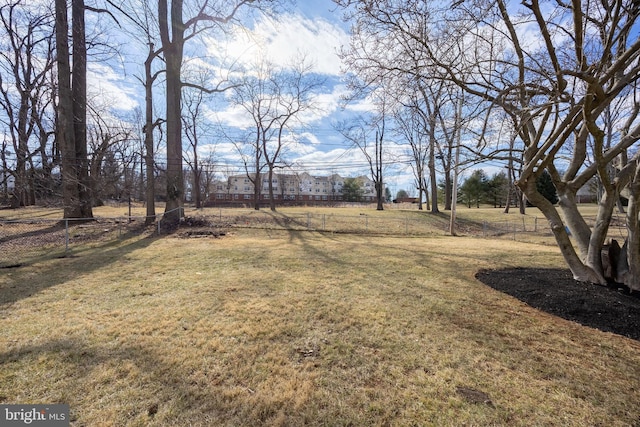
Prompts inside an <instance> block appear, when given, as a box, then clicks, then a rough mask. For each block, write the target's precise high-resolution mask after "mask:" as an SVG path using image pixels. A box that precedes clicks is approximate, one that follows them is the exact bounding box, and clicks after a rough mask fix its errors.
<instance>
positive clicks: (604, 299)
mask: <svg viewBox="0 0 640 427" xmlns="http://www.w3.org/2000/svg"><path fill="white" fill-rule="evenodd" d="M476 278H477V279H478V280H480V281H481V282H482V283H484V284H486V285H488V286H490V287H492V288H494V289H496V290H498V291H501V292H504V293H506V294H508V295H511V296H513V297H515V298H518V299H519V300H520V301H523V302H525V303H527V304H529V305H530V306H532V307H535V308H537V309H539V310H542V311H545V312H547V313H551V314H554V315H556V316H559V317H562V318H564V319H567V320H572V321H574V322H577V323H580V324H581V325H585V326H590V327H592V328H597V329H600V330H601V331H606V332H613V333H615V334H619V335H624V336H626V337H629V338H631V339H634V340H639V341H640V296H639V294H638V292H635V293H633V294H629V292H628V289H627V288H626V287H624V286H623V285H619V286H618V285H616V284H613V285H610V286H598V285H592V284H588V283H581V282H577V281H575V280H574V279H573V277H572V275H571V272H570V271H569V270H561V269H543V268H510V269H504V270H482V271H480V272H478V273H477V274H476Z"/></svg>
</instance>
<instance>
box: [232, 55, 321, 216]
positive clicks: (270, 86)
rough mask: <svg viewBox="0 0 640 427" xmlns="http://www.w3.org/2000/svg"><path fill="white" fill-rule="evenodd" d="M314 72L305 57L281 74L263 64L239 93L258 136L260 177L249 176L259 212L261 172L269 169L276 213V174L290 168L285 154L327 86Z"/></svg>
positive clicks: (256, 149)
mask: <svg viewBox="0 0 640 427" xmlns="http://www.w3.org/2000/svg"><path fill="white" fill-rule="evenodd" d="M312 68H313V67H312V64H310V63H308V62H307V60H306V58H305V57H299V58H294V59H293V60H292V63H291V65H290V67H288V68H284V69H281V70H277V69H275V67H274V66H273V65H272V64H269V63H267V62H266V61H263V62H262V63H260V64H259V65H258V66H257V67H256V70H257V72H255V70H254V74H253V75H246V76H245V78H244V79H243V82H242V83H241V84H239V85H238V87H237V88H236V90H235V95H234V98H233V99H234V102H235V103H236V105H238V106H240V107H241V108H242V109H243V110H244V111H245V112H246V113H247V115H248V116H249V117H250V120H251V122H252V124H253V132H255V139H253V138H252V139H251V140H252V141H254V143H253V144H252V147H251V148H252V151H253V152H254V156H255V163H254V170H255V171H256V173H255V174H250V173H247V176H248V177H249V179H250V180H251V181H252V183H253V184H254V191H255V192H254V196H255V202H256V204H255V207H256V209H258V208H259V197H260V191H261V182H260V171H261V170H262V169H263V168H265V167H266V168H267V185H268V191H269V207H270V209H271V210H272V211H275V210H276V194H275V192H274V188H273V183H274V178H275V176H274V174H275V170H276V169H277V168H279V167H284V166H286V165H285V164H284V162H283V152H284V151H285V150H286V148H287V145H288V144H289V143H291V142H293V141H294V140H295V131H294V130H293V127H295V125H296V124H297V125H298V126H301V123H300V116H301V114H302V113H303V112H305V111H307V110H310V109H312V108H313V98H314V92H315V91H316V90H317V89H318V88H319V87H320V86H321V85H322V84H323V81H322V80H321V79H318V78H316V77H314V76H313V75H312V74H311V72H312ZM262 161H264V163H263V164H262V163H261V162H262Z"/></svg>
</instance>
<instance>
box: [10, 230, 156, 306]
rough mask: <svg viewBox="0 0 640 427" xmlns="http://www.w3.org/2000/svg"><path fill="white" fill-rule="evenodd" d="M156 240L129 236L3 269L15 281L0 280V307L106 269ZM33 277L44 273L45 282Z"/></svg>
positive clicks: (147, 237) (148, 237)
mask: <svg viewBox="0 0 640 427" xmlns="http://www.w3.org/2000/svg"><path fill="white" fill-rule="evenodd" d="M155 240H156V238H154V237H151V236H146V237H144V236H143V237H141V236H139V235H126V236H124V237H123V238H121V239H119V240H110V241H107V242H105V243H104V244H101V245H99V246H91V247H87V248H80V249H76V250H74V251H73V252H72V253H70V254H67V256H64V257H58V258H54V259H51V257H44V258H42V257H41V258H39V259H37V260H36V261H35V262H30V263H29V264H25V265H20V266H17V267H16V268H11V269H3V270H4V272H5V273H4V274H8V273H7V272H9V271H10V272H11V278H12V280H2V277H0V307H2V306H6V305H10V304H13V303H15V302H17V301H19V300H21V299H23V298H27V297H30V296H31V295H34V294H36V293H38V292H40V291H42V290H44V289H47V288H50V287H53V286H56V285H59V284H60V283H64V282H66V281H68V280H72V279H73V278H75V277H76V276H78V275H84V274H87V273H91V271H94V270H98V269H100V268H103V267H105V266H107V265H109V264H110V263H112V262H114V261H116V260H117V259H119V258H121V257H122V256H124V255H126V254H127V253H130V252H133V251H135V250H138V249H141V248H144V247H147V246H148V245H150V244H151V243H152V242H153V241H155ZM44 262H46V263H47V265H46V266H44V265H43V263H44ZM34 274H36V275H43V274H44V275H46V279H43V278H41V277H40V278H37V279H34V278H33V275H34Z"/></svg>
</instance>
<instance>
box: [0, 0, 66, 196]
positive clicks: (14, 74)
mask: <svg viewBox="0 0 640 427" xmlns="http://www.w3.org/2000/svg"><path fill="white" fill-rule="evenodd" d="M0 21H1V24H2V27H1V28H0V31H2V34H3V37H2V42H1V43H2V48H1V49H0V69H1V70H2V72H0V108H1V109H2V113H3V115H2V119H1V120H2V122H4V124H5V128H6V129H7V132H6V134H7V135H8V136H9V137H10V138H11V145H12V148H13V153H14V155H15V167H14V168H12V170H11V171H10V173H11V174H12V176H13V178H14V191H13V194H12V197H11V205H12V206H13V207H19V206H26V205H31V204H34V203H35V198H36V188H35V187H36V183H35V177H36V168H37V167H36V165H35V164H34V157H35V156H36V155H37V154H38V152H39V153H40V155H41V160H42V165H41V170H42V171H44V170H45V168H47V167H48V166H49V164H50V159H48V158H47V151H46V144H47V141H48V140H49V137H50V135H51V133H52V130H51V127H50V125H49V124H47V123H46V115H47V111H48V110H49V109H50V107H51V100H52V98H53V96H52V87H51V85H50V84H49V82H50V78H51V74H52V70H53V65H54V55H53V51H54V38H53V15H52V13H51V11H49V10H48V9H46V8H44V7H41V6H38V5H28V4H24V3H23V2H21V1H19V0H18V1H12V2H9V3H6V4H4V5H3V6H0ZM5 160H6V157H5ZM48 170H49V171H50V168H48Z"/></svg>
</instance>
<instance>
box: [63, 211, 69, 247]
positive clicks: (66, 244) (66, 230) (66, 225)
mask: <svg viewBox="0 0 640 427" xmlns="http://www.w3.org/2000/svg"><path fill="white" fill-rule="evenodd" d="M64 251H65V252H69V220H68V219H65V220H64Z"/></svg>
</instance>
